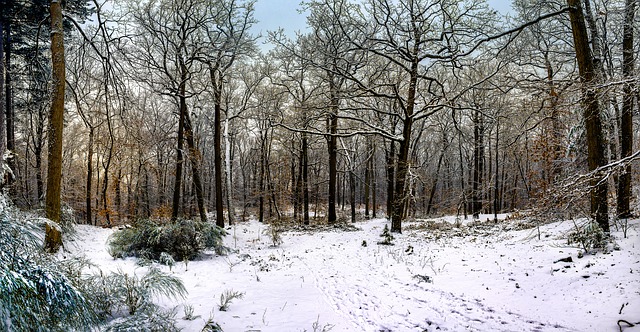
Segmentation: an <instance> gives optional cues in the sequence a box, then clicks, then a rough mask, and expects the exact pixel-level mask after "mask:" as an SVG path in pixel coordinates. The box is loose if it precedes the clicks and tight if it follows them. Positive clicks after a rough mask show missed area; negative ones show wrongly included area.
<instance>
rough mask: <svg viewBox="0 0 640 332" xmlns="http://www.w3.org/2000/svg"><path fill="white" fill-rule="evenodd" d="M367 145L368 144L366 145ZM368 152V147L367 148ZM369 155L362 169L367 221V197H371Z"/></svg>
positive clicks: (366, 217) (370, 157)
mask: <svg viewBox="0 0 640 332" xmlns="http://www.w3.org/2000/svg"><path fill="white" fill-rule="evenodd" d="M367 145H369V144H367ZM367 149H368V150H369V146H367ZM372 158H373V157H372V156H371V155H369V156H368V158H367V160H366V163H365V167H364V218H365V219H369V197H370V196H371V159H372Z"/></svg>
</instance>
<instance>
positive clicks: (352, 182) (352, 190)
mask: <svg viewBox="0 0 640 332" xmlns="http://www.w3.org/2000/svg"><path fill="white" fill-rule="evenodd" d="M349 197H350V199H349V201H350V202H349V203H350V205H351V222H352V223H354V222H356V174H355V172H354V171H353V169H350V170H349Z"/></svg>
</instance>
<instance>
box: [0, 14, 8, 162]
mask: <svg viewBox="0 0 640 332" xmlns="http://www.w3.org/2000/svg"><path fill="white" fill-rule="evenodd" d="M4 26H5V22H4V20H1V19H0V156H2V155H4V150H5V149H6V144H7V136H6V131H5V127H4V122H5V103H4V102H3V101H4V81H5V72H6V68H5V65H4Z"/></svg>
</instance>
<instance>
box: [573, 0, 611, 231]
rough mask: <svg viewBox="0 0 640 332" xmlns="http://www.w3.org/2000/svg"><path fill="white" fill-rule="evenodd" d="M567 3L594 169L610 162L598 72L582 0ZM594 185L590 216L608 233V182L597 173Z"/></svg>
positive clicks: (589, 148) (592, 183)
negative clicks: (597, 88)
mask: <svg viewBox="0 0 640 332" xmlns="http://www.w3.org/2000/svg"><path fill="white" fill-rule="evenodd" d="M567 4H568V5H569V8H570V10H569V19H570V21H571V28H572V32H573V41H574V48H575V51H576V59H577V61H578V68H579V70H580V81H581V84H582V107H583V117H584V121H585V124H586V131H587V146H588V158H587V160H588V163H589V170H590V171H593V170H595V169H597V168H598V167H601V166H604V165H606V164H607V159H606V155H605V149H604V137H603V133H602V121H601V119H600V106H599V102H598V95H597V90H596V88H595V83H596V72H595V66H594V60H593V53H592V51H591V48H590V46H589V35H588V34H587V27H586V24H585V18H584V14H583V11H582V5H581V4H580V1H579V0H567ZM591 187H592V189H591V217H592V218H594V219H595V221H596V222H597V223H598V225H600V227H601V228H602V230H603V231H604V232H605V233H609V214H608V211H609V210H608V203H607V193H608V184H607V181H606V179H605V178H604V177H603V176H602V175H596V176H594V177H593V179H592V180H591Z"/></svg>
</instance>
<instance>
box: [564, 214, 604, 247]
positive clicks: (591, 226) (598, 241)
mask: <svg viewBox="0 0 640 332" xmlns="http://www.w3.org/2000/svg"><path fill="white" fill-rule="evenodd" d="M568 240H569V244H574V243H575V244H579V245H580V247H582V249H583V250H584V251H585V253H589V252H591V251H592V250H594V249H598V248H600V249H602V248H605V247H606V245H607V237H606V235H605V233H604V231H603V230H602V228H601V227H600V225H598V223H596V222H594V221H588V222H587V223H585V224H583V225H580V226H578V225H577V224H576V225H575V229H574V231H573V232H571V233H569V239H568Z"/></svg>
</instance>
